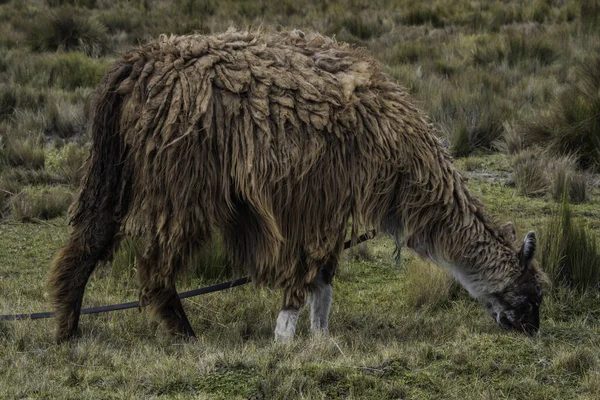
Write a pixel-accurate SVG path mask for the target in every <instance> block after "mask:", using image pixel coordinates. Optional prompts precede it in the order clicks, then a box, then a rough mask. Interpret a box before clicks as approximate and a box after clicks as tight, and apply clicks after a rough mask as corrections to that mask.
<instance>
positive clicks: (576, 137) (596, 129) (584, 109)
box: [531, 58, 600, 171]
mask: <svg viewBox="0 0 600 400" xmlns="http://www.w3.org/2000/svg"><path fill="white" fill-rule="evenodd" d="M599 67H600V58H597V59H590V60H586V61H585V62H582V63H581V64H580V65H579V66H578V69H577V75H576V80H575V81H574V82H572V83H570V84H569V85H568V86H567V88H566V89H565V91H564V92H563V93H562V94H561V96H560V97H558V98H557V99H556V102H555V104H554V105H553V108H552V111H551V112H552V117H548V115H546V114H544V115H542V117H541V118H540V120H539V121H537V122H534V123H533V125H532V126H531V130H532V131H534V132H535V133H536V134H537V135H538V136H541V137H545V138H546V139H547V140H549V146H548V148H549V150H550V151H551V152H553V153H555V154H559V155H561V154H574V155H576V156H577V159H578V163H579V166H580V167H582V168H589V169H594V170H596V171H598V169H599V167H600V166H599V165H598V163H599V161H598V160H600V94H599V93H600V72H599Z"/></svg>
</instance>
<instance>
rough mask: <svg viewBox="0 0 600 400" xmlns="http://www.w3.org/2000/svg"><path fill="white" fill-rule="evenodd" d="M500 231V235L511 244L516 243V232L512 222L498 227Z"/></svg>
mask: <svg viewBox="0 0 600 400" xmlns="http://www.w3.org/2000/svg"><path fill="white" fill-rule="evenodd" d="M500 230H501V231H502V233H504V236H506V238H507V239H508V240H510V242H511V243H514V242H516V241H517V230H516V229H515V226H514V225H513V223H512V222H507V223H506V224H504V225H502V226H501V227H500Z"/></svg>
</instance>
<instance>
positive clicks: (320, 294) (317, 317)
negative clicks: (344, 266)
mask: <svg viewBox="0 0 600 400" xmlns="http://www.w3.org/2000/svg"><path fill="white" fill-rule="evenodd" d="M332 280H333V273H332V271H331V270H330V269H327V268H322V269H321V270H320V271H319V274H318V275H317V278H316V279H315V280H314V282H313V283H312V285H311V288H310V293H309V297H308V302H309V303H310V330H311V332H312V333H313V334H317V333H319V332H321V333H324V334H327V333H328V332H329V311H330V309H331V301H332V299H333V286H332V285H331V282H332Z"/></svg>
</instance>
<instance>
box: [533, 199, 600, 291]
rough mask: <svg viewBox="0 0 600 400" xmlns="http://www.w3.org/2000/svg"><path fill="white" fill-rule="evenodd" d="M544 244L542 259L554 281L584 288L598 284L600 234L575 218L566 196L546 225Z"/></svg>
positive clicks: (542, 242)
mask: <svg viewBox="0 0 600 400" xmlns="http://www.w3.org/2000/svg"><path fill="white" fill-rule="evenodd" d="M540 244H541V245H540V249H541V252H540V253H541V258H540V261H541V263H542V265H543V266H544V269H545V270H546V272H547V273H548V276H549V277H550V279H551V280H552V282H553V283H554V284H556V285H565V286H568V287H571V288H575V289H578V290H580V291H586V290H588V289H597V288H598V282H599V281H600V247H599V246H598V237H597V235H596V234H595V232H594V231H592V230H591V229H590V228H588V226H587V225H585V223H584V221H581V220H575V219H574V218H573V215H572V212H571V208H570V206H569V203H568V201H567V199H566V196H565V197H564V200H563V201H562V203H561V205H560V207H559V209H558V211H557V212H556V214H555V215H554V216H553V217H552V218H551V219H550V220H549V221H548V223H547V224H546V226H545V227H544V229H543V231H542V235H541V243H540Z"/></svg>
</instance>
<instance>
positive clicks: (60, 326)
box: [48, 223, 117, 343]
mask: <svg viewBox="0 0 600 400" xmlns="http://www.w3.org/2000/svg"><path fill="white" fill-rule="evenodd" d="M116 242H117V238H116V237H115V227H114V226H111V224H109V223H106V224H105V225H102V224H96V225H95V226H93V227H92V229H85V228H84V227H78V226H76V227H75V228H74V230H73V233H72V234H71V237H70V238H69V241H68V242H67V244H66V245H65V246H64V247H63V248H61V249H60V251H59V252H58V255H57V256H56V258H55V259H54V261H53V263H52V267H51V270H50V278H49V281H48V285H49V289H50V295H51V298H52V301H53V304H54V307H55V310H56V312H55V319H56V322H57V330H56V340H57V342H58V343H60V342H64V341H66V340H68V339H71V338H74V337H76V336H77V335H78V325H79V316H80V314H81V304H82V301H83V294H84V292H85V286H86V284H87V282H88V279H89V278H90V275H91V274H92V272H94V269H95V268H96V265H97V264H98V262H100V261H102V260H105V259H107V258H109V257H110V255H111V253H112V249H113V248H114V245H115V243H116Z"/></svg>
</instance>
